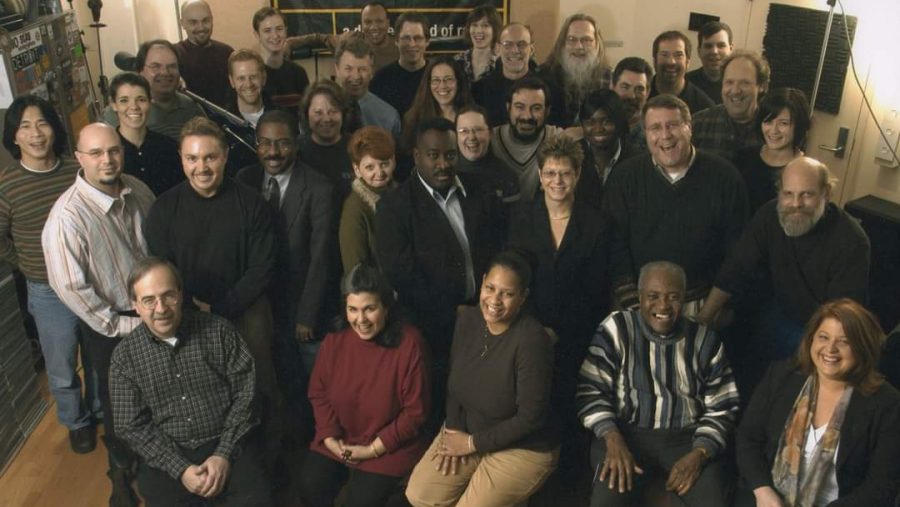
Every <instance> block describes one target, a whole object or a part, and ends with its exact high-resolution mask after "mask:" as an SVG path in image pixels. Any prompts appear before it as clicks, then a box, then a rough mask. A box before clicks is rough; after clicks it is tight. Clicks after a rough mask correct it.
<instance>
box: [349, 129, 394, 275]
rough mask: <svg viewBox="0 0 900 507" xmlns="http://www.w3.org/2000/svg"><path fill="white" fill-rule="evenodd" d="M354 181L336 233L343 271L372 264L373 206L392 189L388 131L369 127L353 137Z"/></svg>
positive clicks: (392, 142)
mask: <svg viewBox="0 0 900 507" xmlns="http://www.w3.org/2000/svg"><path fill="white" fill-rule="evenodd" d="M347 151H348V152H350V159H351V160H352V161H353V172H354V173H355V174H356V179H355V180H353V183H352V184H351V186H350V188H351V192H350V195H348V196H347V199H345V200H344V208H343V210H342V211H341V225H340V230H339V232H338V237H339V238H340V245H341V263H342V264H343V266H344V271H345V272H347V271H350V268H352V267H353V266H356V265H357V264H359V263H368V264H373V265H374V264H375V205H376V204H378V199H380V198H381V195H382V194H384V193H385V192H386V191H388V190H390V189H391V188H394V187H395V186H396V183H394V168H395V167H396V166H397V163H396V159H395V157H394V138H393V136H391V134H390V132H388V131H387V130H384V129H381V128H378V127H374V126H368V127H363V128H361V129H359V130H357V131H356V133H355V134H353V137H352V138H351V139H350V143H349V145H348V146H347Z"/></svg>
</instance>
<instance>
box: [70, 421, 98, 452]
mask: <svg viewBox="0 0 900 507" xmlns="http://www.w3.org/2000/svg"><path fill="white" fill-rule="evenodd" d="M95 431H96V430H95V428H94V427H93V426H91V425H87V426H84V427H81V428H78V429H77V430H70V431H69V445H71V446H72V451H74V452H75V453H77V454H87V453H89V452H91V451H93V450H94V448H95V447H97V434H96V432H95Z"/></svg>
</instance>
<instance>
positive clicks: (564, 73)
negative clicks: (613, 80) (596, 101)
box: [539, 14, 611, 127]
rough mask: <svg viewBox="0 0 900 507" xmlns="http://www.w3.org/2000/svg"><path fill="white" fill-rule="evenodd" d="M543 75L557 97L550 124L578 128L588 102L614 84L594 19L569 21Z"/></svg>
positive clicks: (572, 18) (578, 16)
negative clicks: (581, 112) (590, 94)
mask: <svg viewBox="0 0 900 507" xmlns="http://www.w3.org/2000/svg"><path fill="white" fill-rule="evenodd" d="M539 75H540V77H541V78H542V79H543V80H544V81H545V82H546V83H547V85H548V86H549V87H550V92H551V94H552V95H553V97H552V98H551V102H552V104H553V106H552V107H551V110H550V118H549V119H548V122H549V123H550V124H552V125H556V126H559V127H571V126H573V125H575V124H576V122H575V119H576V118H577V117H578V110H579V108H580V107H581V103H582V102H584V98H585V97H586V96H587V95H588V94H589V93H590V92H591V91H593V90H597V89H604V88H608V87H609V83H610V75H611V69H610V68H609V65H607V63H606V55H605V49H604V47H603V38H602V37H601V35H600V30H599V29H598V28H597V22H596V21H595V20H594V18H593V17H591V16H588V15H587V14H573V15H572V16H569V17H568V18H567V19H566V21H565V22H564V23H563V25H562V28H561V29H560V31H559V36H557V38H556V43H555V44H554V45H553V50H552V51H551V52H550V56H548V57H547V61H546V62H544V65H543V66H542V67H541V71H540V73H539Z"/></svg>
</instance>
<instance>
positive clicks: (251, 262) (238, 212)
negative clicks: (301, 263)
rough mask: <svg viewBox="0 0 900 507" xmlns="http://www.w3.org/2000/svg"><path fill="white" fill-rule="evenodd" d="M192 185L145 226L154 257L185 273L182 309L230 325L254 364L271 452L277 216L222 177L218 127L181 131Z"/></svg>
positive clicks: (172, 194) (204, 122) (223, 150)
mask: <svg viewBox="0 0 900 507" xmlns="http://www.w3.org/2000/svg"><path fill="white" fill-rule="evenodd" d="M179 145H180V148H179V151H180V153H181V164H182V166H183V169H184V174H185V176H186V177H187V180H186V181H184V182H182V183H180V184H178V185H176V186H175V187H173V188H171V189H170V190H168V191H166V192H165V193H163V194H162V195H160V196H159V197H158V198H157V200H156V202H155V203H154V204H153V207H152V208H151V209H150V213H149V215H148V216H147V221H146V223H145V227H144V236H145V237H146V238H147V246H148V247H149V250H150V253H151V254H153V255H156V256H159V257H163V258H165V259H168V260H169V261H171V262H172V263H173V264H175V266H177V267H178V269H179V270H180V271H181V272H182V273H184V292H183V294H184V298H183V301H184V304H185V305H186V306H187V307H189V308H193V309H197V310H200V311H203V312H209V313H214V314H216V315H219V316H221V317H225V318H226V319H229V320H231V321H232V322H233V323H234V324H235V325H236V326H237V327H238V329H239V330H240V332H241V336H243V338H244V341H245V342H246V344H247V347H248V348H249V349H250V354H251V355H252V356H253V359H254V361H255V362H256V384H257V387H258V389H259V391H260V393H261V395H262V399H263V407H264V411H265V419H264V422H263V423H264V425H265V426H266V432H265V433H266V436H267V439H268V442H267V444H268V449H269V450H270V451H272V450H273V449H277V447H278V445H279V442H278V440H279V439H280V433H279V432H278V426H277V423H278V421H277V419H276V416H275V415H274V414H275V412H276V410H275V407H277V406H278V403H279V399H280V395H279V392H278V389H277V385H276V382H275V373H274V368H273V367H272V312H271V307H270V303H269V300H268V298H267V297H266V291H267V290H268V289H269V287H270V284H271V282H272V280H273V277H274V276H275V266H276V260H277V253H278V252H277V241H276V235H275V226H274V216H273V215H274V210H273V209H272V208H271V207H270V206H269V205H268V204H267V203H266V201H265V200H264V199H263V197H262V196H261V195H259V193H258V192H256V191H255V190H253V189H251V188H249V187H247V186H245V185H243V184H240V183H237V182H235V181H233V180H232V179H231V178H227V177H226V176H225V164H226V163H227V161H228V145H227V143H226V141H225V134H224V132H222V130H221V128H219V126H218V125H216V124H215V123H213V122H212V121H211V120H209V119H207V118H202V117H201V118H194V119H193V120H191V121H189V122H187V123H186V124H185V125H184V128H182V130H181V141H180V143H179Z"/></svg>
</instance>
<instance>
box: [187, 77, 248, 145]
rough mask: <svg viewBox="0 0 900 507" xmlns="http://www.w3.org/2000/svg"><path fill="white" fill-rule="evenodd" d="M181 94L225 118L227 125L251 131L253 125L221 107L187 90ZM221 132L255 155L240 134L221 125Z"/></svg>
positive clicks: (227, 126)
mask: <svg viewBox="0 0 900 507" xmlns="http://www.w3.org/2000/svg"><path fill="white" fill-rule="evenodd" d="M181 93H183V94H185V95H187V96H188V97H190V98H191V100H193V101H194V102H197V103H199V104H200V105H201V106H203V107H204V108H207V109H209V110H211V111H213V112H215V113H216V114H218V115H219V116H221V117H223V118H225V120H227V121H228V123H231V124H234V125H237V126H239V127H242V128H245V129H250V130H253V125H251V124H250V122H248V121H247V120H245V119H243V118H241V117H239V116H237V115H235V114H234V113H232V112H230V111H228V110H227V109H224V108H222V107H219V106H217V105H216V104H213V103H212V102H210V101H208V100H206V99H204V98H203V97H201V96H199V95H197V94H196V93H194V92H192V91H190V90H187V89H184V90H181ZM222 130H224V131H225V132H227V133H228V134H229V135H230V136H231V137H233V138H234V139H235V140H237V141H238V142H239V143H241V144H243V145H244V146H246V147H247V148H249V149H250V151H251V152H253V153H256V147H255V146H253V145H252V144H250V143H248V142H247V141H246V140H245V139H244V138H243V137H241V135H240V134H238V133H237V132H235V131H234V130H232V129H231V127H230V126H229V125H222Z"/></svg>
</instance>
